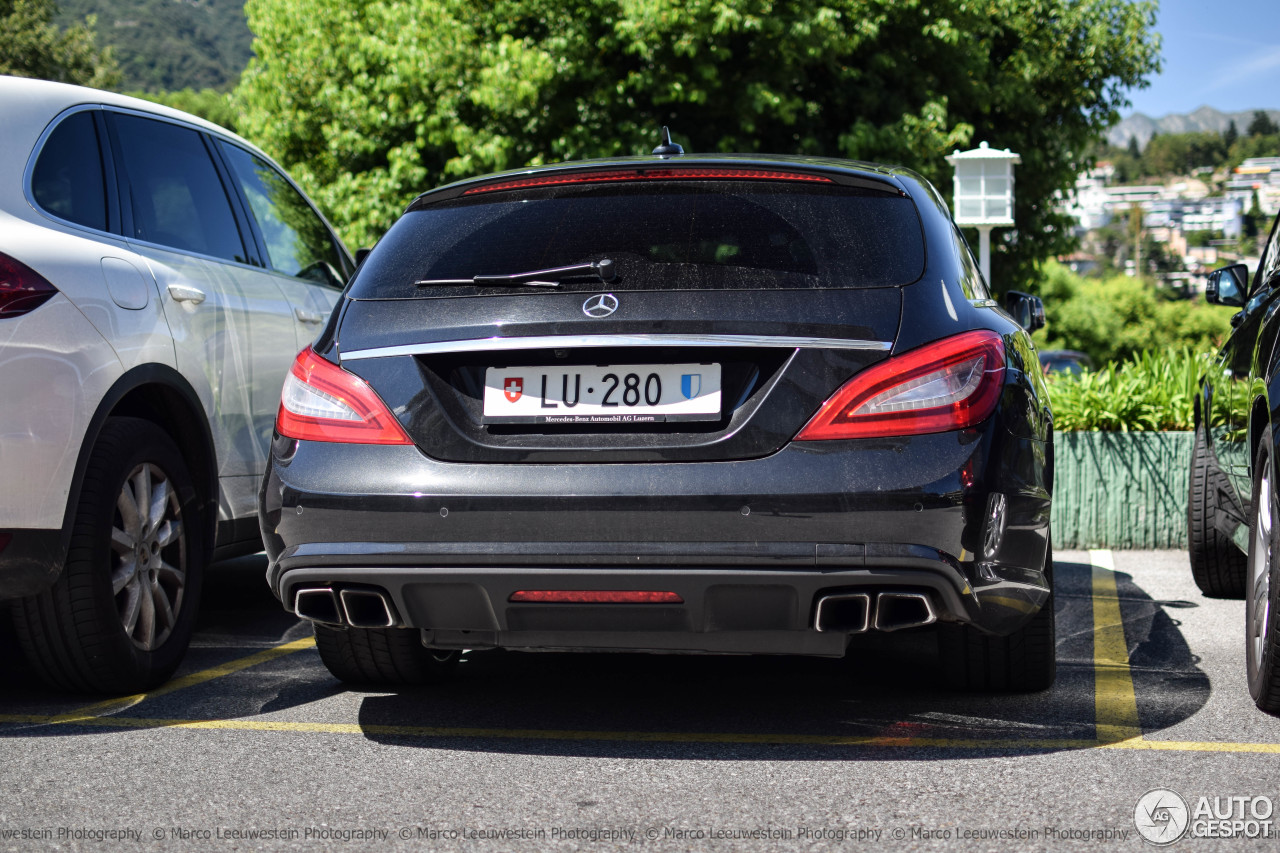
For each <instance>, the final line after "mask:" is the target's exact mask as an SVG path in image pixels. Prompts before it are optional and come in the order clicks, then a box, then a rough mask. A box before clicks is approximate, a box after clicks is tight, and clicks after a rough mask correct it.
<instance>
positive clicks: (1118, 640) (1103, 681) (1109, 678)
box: [1089, 551, 1142, 744]
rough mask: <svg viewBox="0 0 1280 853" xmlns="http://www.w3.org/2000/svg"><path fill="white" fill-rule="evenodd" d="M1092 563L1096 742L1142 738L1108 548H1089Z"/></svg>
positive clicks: (1114, 569)
mask: <svg viewBox="0 0 1280 853" xmlns="http://www.w3.org/2000/svg"><path fill="white" fill-rule="evenodd" d="M1089 562H1090V563H1091V564H1092V565H1093V671H1094V676H1093V691H1094V722H1095V725H1096V727H1097V736H1098V742H1099V743H1101V744H1116V743H1120V742H1122V741H1131V740H1133V739H1135V738H1141V737H1142V727H1141V725H1140V724H1139V722H1138V700H1137V697H1136V695H1135V693H1134V690H1133V672H1132V670H1131V669H1130V668H1129V646H1128V644H1127V643H1126V642H1125V638H1124V618H1123V616H1122V615H1121V613H1120V599H1119V596H1118V595H1117V592H1116V575H1115V571H1116V567H1115V561H1114V559H1113V557H1112V554H1111V552H1110V551H1090V552H1089Z"/></svg>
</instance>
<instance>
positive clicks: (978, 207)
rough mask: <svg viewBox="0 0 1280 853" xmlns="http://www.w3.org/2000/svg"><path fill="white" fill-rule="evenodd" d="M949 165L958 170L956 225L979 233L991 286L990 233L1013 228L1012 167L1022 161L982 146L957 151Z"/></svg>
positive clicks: (984, 269) (980, 256)
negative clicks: (1000, 228) (997, 228)
mask: <svg viewBox="0 0 1280 853" xmlns="http://www.w3.org/2000/svg"><path fill="white" fill-rule="evenodd" d="M947 162H948V163H950V164H951V165H952V166H954V167H955V199H954V212H955V218H956V224H957V225H967V226H973V227H976V228H977V229H978V235H979V236H978V264H979V265H980V266H981V267H982V276H983V278H985V279H986V280H987V282H988V283H990V281H991V229H992V228H996V227H998V226H1003V227H1006V228H1007V227H1009V226H1011V225H1013V167H1014V165H1016V164H1018V163H1021V162H1022V158H1021V157H1019V156H1018V155H1017V154H1012V153H1010V152H1009V149H1008V148H1006V149H1004V150H1003V151H999V150H997V149H995V148H990V147H988V145H987V143H985V142H983V143H982V144H980V145H979V146H978V147H977V148H974V149H973V150H971V151H959V150H957V151H956V152H955V153H954V154H952V155H951V156H949V157H948V158H947Z"/></svg>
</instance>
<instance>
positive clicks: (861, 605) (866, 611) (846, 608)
mask: <svg viewBox="0 0 1280 853" xmlns="http://www.w3.org/2000/svg"><path fill="white" fill-rule="evenodd" d="M813 627H814V628H815V629H816V630H818V631H822V632H834V633H843V634H861V633H863V632H864V631H866V630H867V629H868V628H869V627H871V596H869V595H867V594H866V593H865V592H850V593H840V594H837V595H824V596H823V597H822V598H819V599H818V610H817V613H816V614H814V617H813Z"/></svg>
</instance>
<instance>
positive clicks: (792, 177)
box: [463, 169, 834, 195]
mask: <svg viewBox="0 0 1280 853" xmlns="http://www.w3.org/2000/svg"><path fill="white" fill-rule="evenodd" d="M622 181H799V182H802V183H810V184H830V183H834V181H832V180H831V179H830V178H824V177H823V176H822V175H810V174H806V173H805V172H778V171H774V170H771V169H640V170H638V171H635V172H630V171H627V172H622V171H619V172H578V173H576V174H567V175H561V174H556V175H539V176H538V177H536V178H518V179H516V180H513V181H499V182H498V183H496V184H486V185H485V186H483V187H475V188H473V189H469V190H467V191H466V192H464V193H463V195H474V194H476V193H494V192H499V191H501V190H518V189H528V188H531V187H556V186H563V185H565V184H602V183H619V182H622Z"/></svg>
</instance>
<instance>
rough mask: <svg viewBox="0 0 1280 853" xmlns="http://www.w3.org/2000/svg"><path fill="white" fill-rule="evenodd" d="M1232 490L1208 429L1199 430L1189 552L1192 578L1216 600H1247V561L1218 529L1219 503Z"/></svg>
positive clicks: (1194, 450)
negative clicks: (1211, 445) (1212, 448)
mask: <svg viewBox="0 0 1280 853" xmlns="http://www.w3.org/2000/svg"><path fill="white" fill-rule="evenodd" d="M1227 488H1228V483H1227V477H1226V475H1225V474H1223V473H1222V469H1220V468H1219V467H1218V465H1217V463H1216V462H1215V461H1214V458H1213V455H1212V454H1210V452H1209V445H1208V442H1207V441H1206V439H1205V433H1204V427H1203V426H1200V427H1198V428H1197V429H1196V435H1195V444H1194V446H1193V448H1192V451H1191V479H1190V488H1189V490H1188V494H1187V550H1188V551H1189V552H1190V554H1191V577H1192V578H1194V579H1195V582H1196V586H1198V587H1199V588H1200V591H1201V592H1203V593H1204V594H1205V595H1207V596H1210V597H1212V598H1243V597H1244V593H1245V581H1246V577H1245V557H1244V554H1242V553H1241V552H1240V549H1239V548H1237V547H1236V545H1235V543H1234V542H1232V541H1231V540H1230V539H1229V538H1227V537H1226V536H1224V535H1223V534H1222V532H1221V531H1220V530H1218V528H1217V527H1216V526H1215V522H1216V520H1217V518H1218V513H1219V512H1220V510H1219V508H1218V501H1219V498H1220V497H1221V495H1222V494H1223V492H1224V491H1225V490H1226V489H1227Z"/></svg>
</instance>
